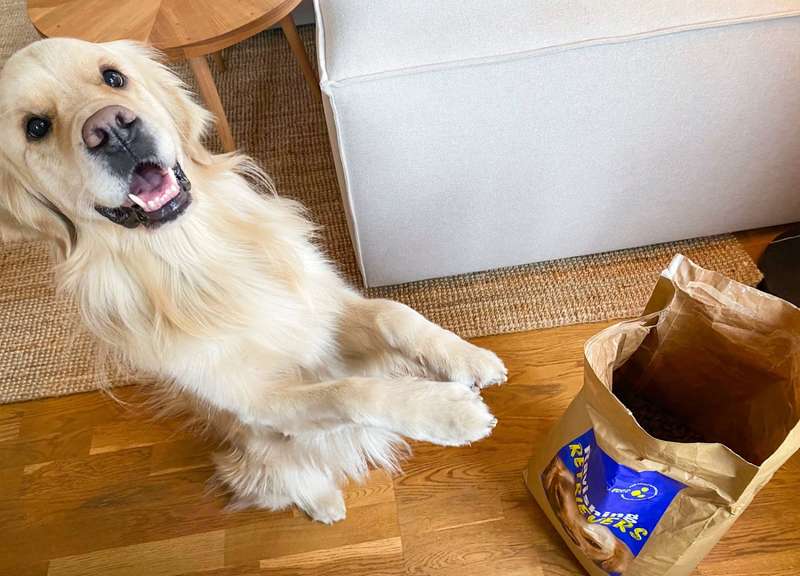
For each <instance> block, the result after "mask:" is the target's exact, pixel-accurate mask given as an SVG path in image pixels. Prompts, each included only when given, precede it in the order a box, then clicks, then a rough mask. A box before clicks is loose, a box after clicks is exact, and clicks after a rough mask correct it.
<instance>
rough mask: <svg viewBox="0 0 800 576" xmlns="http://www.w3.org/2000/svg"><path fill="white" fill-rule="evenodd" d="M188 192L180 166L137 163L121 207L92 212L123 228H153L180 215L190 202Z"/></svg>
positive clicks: (97, 208)
mask: <svg viewBox="0 0 800 576" xmlns="http://www.w3.org/2000/svg"><path fill="white" fill-rule="evenodd" d="M191 188H192V185H191V183H190V182H189V179H188V178H187V177H186V174H184V172H183V169H182V168H181V165H180V164H178V163H176V164H175V166H173V167H172V168H165V167H163V166H160V165H159V164H157V163H155V162H140V163H138V164H137V165H136V167H135V168H134V170H133V172H132V174H131V177H130V181H129V184H128V199H127V200H126V201H125V202H124V203H123V204H122V206H117V207H114V208H109V207H107V206H96V207H95V209H96V210H97V211H98V212H99V213H100V214H102V215H103V216H105V217H106V218H108V219H109V220H111V221H112V222H114V223H115V224H119V225H121V226H125V227H126V228H136V227H137V226H139V225H143V226H145V227H148V228H154V227H157V226H160V225H161V224H163V223H165V222H169V221H171V220H175V219H176V218H177V217H178V216H180V215H181V214H183V212H184V211H185V210H186V208H187V207H188V206H189V204H191V202H192V195H191V194H190V193H189V191H190V190H191Z"/></svg>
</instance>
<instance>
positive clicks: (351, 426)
mask: <svg viewBox="0 0 800 576" xmlns="http://www.w3.org/2000/svg"><path fill="white" fill-rule="evenodd" d="M265 89H268V88H266V87H265ZM208 120H209V114H208V113H207V112H206V111H205V110H204V109H203V108H201V107H200V106H198V105H197V104H196V103H195V102H194V101H193V99H192V98H191V97H190V96H189V95H188V94H187V93H186V91H185V90H184V88H183V87H182V85H181V82H180V81H179V80H178V79H177V78H176V77H175V76H174V75H173V74H172V73H171V72H170V71H169V70H168V69H167V68H166V67H164V66H163V65H161V64H159V63H158V62H157V61H156V60H154V58H153V54H152V52H150V51H149V50H148V49H146V48H145V47H143V46H140V45H137V44H134V43H130V42H112V43H107V44H91V43H86V42H82V41H78V40H70V39H49V40H42V41H39V42H36V43H34V44H32V45H30V46H28V47H26V48H24V49H23V50H21V51H20V52H18V53H17V54H15V55H14V56H13V57H12V58H11V59H10V60H9V61H8V62H7V64H6V66H5V67H4V69H3V71H2V74H1V75H0V136H1V140H0V141H1V142H2V145H1V146H2V147H1V148H0V227H2V228H3V230H4V232H3V234H4V237H6V238H12V237H13V238H16V237H18V236H19V235H20V234H27V235H31V234H36V235H38V236H40V237H45V238H48V239H50V240H51V241H52V243H53V245H54V247H55V248H56V252H57V263H56V267H55V272H56V278H57V284H58V286H59V288H60V290H61V291H62V292H63V293H64V294H66V295H68V296H69V297H71V298H73V299H74V300H75V301H76V302H77V304H78V307H79V310H80V314H81V317H82V320H83V322H84V323H85V325H86V326H87V327H88V329H89V330H90V331H91V332H92V333H93V334H94V335H95V336H96V338H97V339H98V340H99V341H100V342H101V343H102V344H104V345H106V346H107V347H108V348H109V349H111V350H113V351H114V352H115V353H116V354H117V355H118V357H119V359H120V361H122V362H125V363H126V364H128V365H130V366H133V367H135V368H136V369H138V370H140V371H143V372H145V373H148V374H152V375H155V376H157V377H159V379H161V380H162V381H164V382H166V383H167V385H168V386H172V387H174V388H175V389H176V390H178V391H180V393H181V395H185V396H189V397H190V398H192V400H193V403H194V405H195V406H196V407H197V410H198V413H200V414H202V415H203V417H204V418H207V419H208V420H209V421H210V422H211V423H212V424H213V425H214V426H216V427H218V428H219V429H220V431H221V432H222V433H223V434H224V435H225V436H226V437H227V438H228V440H229V442H228V445H229V446H230V448H229V450H228V452H226V453H224V454H221V455H219V456H218V458H217V475H218V478H219V479H221V481H222V482H224V484H225V485H227V487H228V488H229V489H230V490H231V491H232V493H233V495H234V502H237V503H239V504H241V505H248V506H259V507H264V508H270V509H281V508H284V507H287V506H290V505H292V504H296V505H297V506H299V507H300V508H301V509H303V510H304V511H305V512H306V513H308V514H309V515H310V516H311V517H312V518H314V519H316V520H319V521H321V522H335V521H337V520H341V519H342V518H344V517H345V505H344V501H343V499H342V493H341V491H340V485H341V483H342V482H343V481H344V480H346V479H348V478H351V479H356V480H357V479H360V478H362V477H363V476H364V475H365V474H366V472H367V470H368V468H369V467H370V466H377V467H383V468H387V469H389V470H395V469H396V468H397V465H398V458H399V456H400V455H401V454H403V451H404V448H405V441H404V440H403V437H408V438H413V439H416V440H425V441H428V442H433V443H436V444H440V445H444V446H458V445H463V444H467V443H470V442H474V441H477V440H479V439H481V438H484V437H486V436H487V435H489V434H490V432H491V431H492V428H493V427H494V426H495V424H496V419H495V418H494V417H493V416H492V414H491V413H490V412H489V410H488V408H487V407H486V405H485V404H484V402H483V401H482V399H481V397H480V394H479V392H478V389H479V388H482V387H484V386H489V385H492V384H499V383H501V382H503V381H505V379H506V369H505V368H504V366H503V363H502V362H501V361H500V360H499V359H498V358H497V356H496V355H495V354H493V353H492V352H489V351H487V350H483V349H480V348H478V347H476V346H473V345H471V344H469V343H467V342H465V341H463V340H462V339H460V338H459V337H457V336H456V335H455V334H453V333H451V332H448V331H446V330H444V329H442V328H440V327H438V326H436V325H434V324H432V323H431V322H429V321H427V320H426V319H425V318H423V317H422V316H421V315H419V314H417V313H416V312H414V311H413V310H411V309H410V308H407V307H406V306H403V305H401V304H399V303H396V302H391V301H387V300H368V299H364V298H363V297H361V296H360V295H359V294H358V293H356V292H355V291H353V290H352V289H350V288H349V287H348V286H346V285H345V283H344V282H343V281H342V280H341V279H340V277H339V276H338V275H337V273H336V272H335V271H334V269H333V267H332V266H331V264H330V263H329V262H328V261H326V259H325V257H324V256H323V255H322V254H321V253H320V251H319V250H318V249H317V248H316V247H315V245H314V244H313V242H312V241H313V234H314V227H313V225H312V224H310V223H309V221H308V220H307V219H306V217H305V215H304V212H303V209H302V208H301V206H300V205H298V204H297V203H296V202H293V201H291V200H287V199H283V198H280V197H278V196H276V195H275V193H274V190H273V189H272V186H271V184H270V182H269V180H268V179H267V178H266V177H264V176H263V175H262V173H261V171H260V170H259V169H258V168H257V167H256V166H255V164H254V163H253V162H252V161H251V160H249V159H248V158H247V157H245V156H242V155H240V154H223V155H214V154H211V153H209V152H208V151H207V150H206V149H205V148H204V147H203V145H202V143H201V142H202V137H203V134H204V131H205V129H206V125H207V123H208ZM11 222H13V223H14V226H15V228H16V231H15V232H12V231H10V229H9V224H10V223H11Z"/></svg>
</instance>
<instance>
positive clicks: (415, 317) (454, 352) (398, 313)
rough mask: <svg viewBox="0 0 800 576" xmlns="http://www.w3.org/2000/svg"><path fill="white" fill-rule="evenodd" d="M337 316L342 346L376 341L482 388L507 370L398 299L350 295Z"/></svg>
mask: <svg viewBox="0 0 800 576" xmlns="http://www.w3.org/2000/svg"><path fill="white" fill-rule="evenodd" d="M343 318H344V320H343V321H344V323H345V326H344V328H343V329H342V343H343V346H344V347H345V348H347V349H348V350H364V349H368V348H369V347H374V346H375V343H376V342H382V343H383V345H385V346H387V347H389V348H390V349H391V350H393V351H396V352H399V353H401V354H403V355H404V356H405V357H406V358H408V359H410V360H412V361H415V362H418V363H420V364H421V365H422V366H423V367H424V368H425V369H426V370H427V371H428V372H429V373H431V374H432V375H433V376H434V377H438V378H441V379H443V380H447V381H453V382H461V383H464V384H467V385H469V386H473V385H476V386H478V387H479V388H485V387H486V386H492V385H494V384H501V383H503V382H505V381H506V379H507V374H508V371H507V370H506V367H505V366H504V365H503V362H502V361H501V360H500V358H498V357H497V355H496V354H495V353H494V352H491V351H490V350H485V349H483V348H479V347H477V346H474V345H472V344H470V343H469V342H466V341H464V340H462V339H461V338H459V337H458V336H457V335H455V334H453V333H452V332H450V331H448V330H445V329H444V328H442V327H440V326H437V325H436V324H434V323H433V322H431V321H430V320H428V319H426V318H425V317H424V316H422V315H421V314H419V313H418V312H416V311H415V310H413V309H411V308H409V307H408V306H406V305H404V304H400V303H399V302H393V301H391V300H383V299H365V298H361V297H360V296H357V295H353V297H352V298H350V299H349V300H348V302H347V308H346V310H345V313H344V315H343Z"/></svg>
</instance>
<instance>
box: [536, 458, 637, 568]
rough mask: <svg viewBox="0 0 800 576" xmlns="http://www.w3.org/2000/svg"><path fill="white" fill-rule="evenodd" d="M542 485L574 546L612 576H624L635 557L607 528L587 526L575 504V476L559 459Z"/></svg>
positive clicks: (551, 464) (596, 525)
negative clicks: (616, 575)
mask: <svg viewBox="0 0 800 576" xmlns="http://www.w3.org/2000/svg"><path fill="white" fill-rule="evenodd" d="M542 485H543V487H544V492H545V495H546V496H547V501H548V502H549V503H550V507H551V508H552V509H553V513H554V514H555V515H556V517H557V518H558V520H559V522H560V523H561V527H562V528H564V532H565V533H566V535H567V537H568V538H569V539H570V540H572V542H573V543H574V544H575V546H577V547H578V548H580V550H581V552H583V553H584V554H585V555H586V556H587V557H588V558H589V559H590V560H591V561H592V562H594V563H595V564H596V565H597V566H599V567H600V568H602V569H603V570H605V571H606V572H608V573H610V574H623V573H624V572H625V571H626V570H627V569H628V568H629V567H630V564H631V562H633V553H632V552H631V551H630V549H629V548H628V547H627V546H626V545H625V543H624V542H622V541H621V540H619V539H618V538H617V537H616V536H614V534H613V533H612V532H611V530H609V528H608V526H603V525H602V524H597V523H592V522H588V521H587V520H586V518H584V516H583V514H581V513H580V511H579V510H578V504H577V502H576V500H575V495H576V485H575V476H574V475H573V474H572V472H570V471H569V470H568V469H567V467H566V466H565V465H564V463H563V462H562V461H561V458H560V457H559V456H558V455H556V456H555V457H554V458H553V460H551V461H550V464H548V466H547V468H546V469H545V470H544V472H543V473H542Z"/></svg>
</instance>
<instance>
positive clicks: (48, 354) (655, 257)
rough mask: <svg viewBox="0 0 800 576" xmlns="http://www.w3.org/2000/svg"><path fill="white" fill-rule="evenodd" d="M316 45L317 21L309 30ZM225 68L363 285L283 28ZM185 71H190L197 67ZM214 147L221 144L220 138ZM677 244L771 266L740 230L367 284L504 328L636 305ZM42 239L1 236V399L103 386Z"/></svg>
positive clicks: (435, 314) (243, 49)
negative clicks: (61, 296)
mask: <svg viewBox="0 0 800 576" xmlns="http://www.w3.org/2000/svg"><path fill="white" fill-rule="evenodd" d="M0 10H2V11H3V12H2V17H3V21H4V25H3V27H2V30H0V50H2V53H1V54H0V57H2V59H3V61H5V58H6V57H7V56H8V55H9V54H10V53H12V52H13V51H14V50H16V49H18V48H20V47H22V46H24V45H25V44H27V43H28V42H30V41H32V40H35V39H36V34H35V32H34V31H33V29H32V28H31V27H30V25H29V24H28V23H27V19H26V17H25V14H24V2H21V1H18V0H13V1H9V0H0ZM301 35H302V37H303V38H304V40H305V42H306V45H307V48H308V50H309V51H313V49H314V46H313V36H314V34H313V28H308V27H307V28H304V29H301ZM225 59H226V64H227V70H226V71H225V72H220V71H215V75H216V79H217V82H218V87H219V91H220V94H221V97H222V100H223V103H224V105H225V109H226V110H227V111H228V117H229V120H230V122H231V126H232V128H233V132H234V136H235V138H236V141H237V143H238V144H239V146H241V147H242V148H243V149H244V150H245V151H247V152H248V153H250V154H252V155H253V156H254V157H255V158H256V159H257V160H258V161H259V162H260V163H261V164H262V165H263V166H264V167H265V168H266V169H267V170H268V171H269V172H270V173H271V174H272V175H273V177H274V179H275V181H276V184H277V186H278V189H279V190H280V192H281V193H282V194H285V195H287V196H293V197H296V198H298V199H300V200H301V201H302V202H304V203H305V204H306V205H307V206H308V207H309V209H310V212H311V214H312V215H313V218H314V219H315V220H316V221H317V222H318V223H319V224H320V225H321V226H322V228H323V229H322V242H323V248H324V249H325V250H326V251H327V253H328V254H329V255H330V256H331V258H333V259H334V260H335V261H336V262H337V263H338V265H339V267H340V269H341V270H342V273H343V274H344V275H345V276H346V277H347V278H348V279H349V280H350V281H351V282H353V283H354V284H356V285H360V280H359V278H358V274H357V268H356V264H355V258H354V255H353V250H352V246H351V244H350V239H349V235H348V232H347V224H346V220H345V216H344V212H343V209H342V204H341V197H340V194H339V190H338V187H337V183H336V175H335V171H334V167H333V161H332V159H331V154H330V150H329V147H328V140H327V134H326V129H325V123H324V119H323V116H322V110H321V107H320V106H319V105H318V104H317V103H315V102H314V100H313V99H312V98H311V97H310V96H309V93H308V89H307V87H306V85H305V83H304V81H303V78H302V76H301V74H300V70H299V69H298V68H297V65H296V63H295V61H294V59H293V58H292V56H291V53H290V51H289V49H288V46H287V44H286V42H285V40H284V38H283V36H282V35H281V34H280V33H279V32H274V31H270V32H266V33H263V34H260V35H258V36H256V37H254V38H252V39H250V40H248V41H246V42H244V43H242V44H240V45H238V46H236V47H233V48H231V49H228V50H226V51H225ZM176 69H177V70H178V72H179V73H180V74H181V75H182V76H184V77H185V78H187V80H189V81H191V80H190V76H189V75H188V74H187V72H186V69H185V67H183V66H177V67H176ZM210 144H211V146H214V145H215V144H216V143H215V142H214V141H213V137H212V141H211V143H210ZM676 252H682V253H684V254H686V255H687V256H689V257H690V258H692V259H693V260H695V261H696V262H698V263H699V264H701V265H703V266H705V267H708V268H712V269H715V270H718V271H720V272H722V273H724V274H726V275H728V276H731V277H733V278H736V279H738V280H740V281H743V282H746V283H750V284H753V283H755V282H757V281H758V280H759V278H760V274H759V272H758V270H757V268H756V267H755V265H754V264H753V262H752V261H751V260H750V258H749V257H748V256H747V254H746V253H745V252H744V250H743V249H742V248H741V247H740V246H739V244H738V242H737V241H736V239H735V238H733V237H732V236H730V235H724V236H717V237H713V238H703V239H698V240H689V241H685V242H675V243H670V244H664V245H659V246H650V247H645V248H637V249H634V250H624V251H621V252H614V253H608V254H600V255H595V256H586V257H581V258H571V259H566V260H558V261H554V262H545V263H540V264H533V265H529V266H518V267H514V268H506V269H503V270H497V271H492V272H483V273H478V274H470V275H466V276H459V277H454V278H445V279H440V280H431V281H425V282H416V283H412V284H406V285H403V286H396V287H390V288H379V289H373V290H369V291H367V293H368V295H370V296H376V297H377V296H380V297H385V298H392V299H396V300H400V301H402V302H405V303H407V304H409V305H410V306H412V307H414V308H416V309H417V310H419V311H420V312H422V313H423V314H425V315H426V316H428V317H429V318H431V319H432V320H434V321H435V322H438V323H439V324H442V325H443V326H446V327H447V328H450V329H452V330H454V331H456V332H457V333H459V334H461V335H463V336H467V337H470V336H478V335H486V334H498V333H504V332H514V331H521V330H530V329H534V328H544V327H552V326H561V325H566V324H572V323H578V322H590V321H595V320H607V319H612V318H623V317H629V316H634V315H636V314H638V313H639V312H640V310H641V309H642V306H643V304H644V303H645V301H646V300H647V297H648V295H649V293H650V290H651V289H652V287H653V285H654V283H655V280H656V278H657V276H658V274H659V272H660V271H661V270H662V269H663V268H664V267H665V266H666V265H667V264H668V263H669V261H670V259H671V258H672V256H673V255H674V254H675V253H676ZM47 254H48V251H47V248H46V246H44V245H43V244H41V243H32V242H25V243H13V244H6V245H4V246H0V402H13V401H18V400H25V399H31V398H37V397H43V396H57V395H62V394H69V393H74V392H80V391H85V390H91V389H94V388H96V387H97V382H98V379H99V375H98V370H97V369H96V368H95V366H96V363H95V360H94V356H93V350H92V344H91V339H90V338H88V337H87V336H86V335H85V334H83V333H81V332H80V330H79V328H78V322H77V321H76V319H75V312H74V309H73V308H72V307H71V306H70V305H69V304H68V303H64V302H62V301H60V300H58V299H57V298H56V296H55V295H54V292H53V288H52V279H51V274H50V264H49V261H48V256H47Z"/></svg>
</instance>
